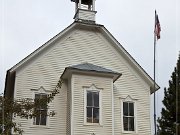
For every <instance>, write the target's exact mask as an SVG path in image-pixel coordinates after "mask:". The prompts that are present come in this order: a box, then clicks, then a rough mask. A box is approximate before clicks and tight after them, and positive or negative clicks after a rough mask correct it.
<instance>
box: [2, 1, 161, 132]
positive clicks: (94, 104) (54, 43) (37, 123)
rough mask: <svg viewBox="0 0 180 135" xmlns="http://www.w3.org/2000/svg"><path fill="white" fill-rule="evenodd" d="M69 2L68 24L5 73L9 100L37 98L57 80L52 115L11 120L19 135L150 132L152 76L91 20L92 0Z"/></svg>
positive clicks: (111, 36) (50, 109)
mask: <svg viewBox="0 0 180 135" xmlns="http://www.w3.org/2000/svg"><path fill="white" fill-rule="evenodd" d="M71 1H72V2H74V3H75V6H76V12H75V16H74V22H73V23H72V24H71V25H70V26H68V27H67V28H65V29H64V30H63V31H61V32H60V33H59V34H57V35H56V36H54V37H53V38H52V39H50V40H49V41H48V42H46V43H45V44H44V45H42V46H41V47H39V48H38V49H37V50H35V51H34V52H33V53H31V54H30V55H28V56H27V57H26V58H24V59H23V60H22V61H20V62H19V63H17V64H16V65H15V66H13V67H12V68H11V69H9V70H8V71H7V77H6V86H5V95H6V96H9V97H13V98H14V99H18V98H22V97H23V98H33V99H34V98H41V97H42V96H44V95H46V94H49V93H50V92H51V90H53V89H54V87H55V86H56V84H57V82H58V80H59V78H61V79H62V80H63V85H62V88H61V89H60V93H59V94H57V95H56V96H55V99H54V100H53V102H52V103H50V104H49V108H48V110H47V111H55V112H56V115H55V116H54V117H46V116H41V115H40V116H38V117H37V118H35V119H28V120H27V119H21V118H15V120H16V121H17V122H18V123H20V124H21V128H22V129H23V130H24V133H23V134H24V135H150V134H151V130H152V129H151V128H152V127H151V116H150V95H151V94H152V93H154V89H153V88H154V87H153V86H154V83H153V79H152V78H151V77H150V76H149V75H148V74H147V73H146V72H145V71H144V70H143V68H142V67H141V66H140V65H139V64H138V63H137V62H136V61H135V60H134V59H133V58H132V56H131V55H130V54H129V53H128V52H127V51H126V50H125V49H124V48H123V46H122V45H121V44H120V43H119V42H118V41H117V40H116V39H115V38H114V37H113V35H112V34H111V33H110V32H109V31H108V30H107V29H106V28H105V27H104V26H103V25H100V24H97V23H96V21H95V18H96V11H95V0H71ZM158 89H159V86H158V85H156V90H158Z"/></svg>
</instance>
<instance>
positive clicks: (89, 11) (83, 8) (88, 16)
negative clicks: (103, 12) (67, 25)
mask: <svg viewBox="0 0 180 135" xmlns="http://www.w3.org/2000/svg"><path fill="white" fill-rule="evenodd" d="M71 1H72V2H74V3H75V15H74V19H75V21H80V22H90V23H95V15H96V11H95V0H71Z"/></svg>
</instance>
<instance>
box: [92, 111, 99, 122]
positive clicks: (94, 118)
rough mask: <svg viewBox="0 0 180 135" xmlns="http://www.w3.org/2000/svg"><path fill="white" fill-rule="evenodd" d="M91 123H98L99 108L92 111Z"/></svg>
mask: <svg viewBox="0 0 180 135" xmlns="http://www.w3.org/2000/svg"><path fill="white" fill-rule="evenodd" d="M93 123H99V108H94V109H93Z"/></svg>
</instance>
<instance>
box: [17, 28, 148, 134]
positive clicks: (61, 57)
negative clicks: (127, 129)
mask: <svg viewBox="0 0 180 135" xmlns="http://www.w3.org/2000/svg"><path fill="white" fill-rule="evenodd" d="M54 44H55V45H54V46H53V47H52V48H50V49H49V50H47V51H46V52H43V54H41V55H39V57H37V58H36V59H34V61H33V62H31V63H30V64H29V65H28V66H25V67H24V68H22V69H21V70H20V71H18V72H17V74H16V82H15V89H16V94H15V97H16V98H21V97H22V95H23V97H29V98H32V95H33V92H32V91H31V89H38V88H40V86H43V87H44V88H45V89H46V90H51V89H53V88H54V87H55V85H56V83H57V81H58V79H59V77H60V76H61V74H62V72H63V71H64V68H65V67H67V66H71V65H76V64H80V63H82V62H89V63H92V64H94V65H99V66H103V67H105V68H108V69H111V70H113V71H117V72H119V73H122V77H121V78H119V79H118V80H117V81H116V82H115V84H114V95H115V97H114V100H115V101H114V110H115V116H114V117H115V125H114V126H115V135H120V134H121V133H122V129H121V125H122V123H121V122H122V121H121V117H120V116H121V114H120V109H121V107H120V98H125V97H127V96H128V95H130V96H131V97H132V98H135V99H138V101H137V124H138V134H139V135H149V134H150V131H151V130H150V115H149V114H150V113H149V112H150V101H149V100H150V98H149V96H150V90H149V87H148V86H147V84H146V83H145V82H144V80H142V79H141V78H140V76H139V75H138V74H137V73H136V72H135V71H134V70H133V69H132V67H131V66H130V64H129V63H128V61H126V60H125V59H124V58H123V57H122V56H121V52H118V51H117V50H116V49H115V48H114V47H113V46H112V45H111V44H110V43H109V42H108V41H107V40H106V39H105V38H104V37H103V36H102V35H101V33H99V32H98V31H96V30H84V29H77V30H74V31H73V32H72V33H71V35H67V36H66V37H64V39H63V40H60V41H56V42H55V43H54ZM74 79H75V80H76V79H77V78H74ZM86 79H88V78H86ZM104 81H105V80H104ZM76 83H77V80H76ZM79 83H81V84H83V83H84V82H83V80H82V82H79ZM98 83H100V81H98ZM63 85H64V86H63V88H62V89H61V92H60V94H58V95H57V96H56V97H55V100H54V101H53V103H52V104H51V107H50V109H52V110H55V111H56V112H57V115H55V116H54V117H52V118H49V124H48V127H47V128H35V127H31V123H32V122H31V120H28V121H27V120H26V119H21V120H20V122H21V123H22V128H23V129H24V131H25V132H24V134H25V135H30V134H31V135H32V134H33V135H35V134H43V135H46V134H48V135H49V134H66V132H67V131H66V125H69V124H68V123H67V121H68V119H67V118H66V114H67V110H68V109H67V103H66V101H67V87H66V86H65V84H63ZM99 85H100V84H99ZM101 85H104V83H103V82H102V84H101ZM109 85H110V84H109ZM75 86H76V87H77V88H78V84H75ZM110 86H111V85H110ZM110 86H108V84H107V86H103V87H107V88H108V87H110ZM100 87H101V86H100ZM79 94H83V93H79ZM78 96H79V95H77V94H76V93H75V95H74V97H75V98H77V97H78ZM104 96H105V97H106V96H109V95H104ZM68 101H69V100H68ZM80 101H81V100H80ZM108 105H109V104H106V103H104V106H106V107H108ZM110 110H111V109H110ZM75 113H76V111H75ZM68 115H69V114H68ZM106 115H108V114H106ZM142 116H143V117H142ZM111 118H112V116H109V117H107V119H105V120H104V121H108V122H110V121H111V120H112V119H111ZM81 120H82V119H80V118H79V119H77V118H74V121H75V122H77V124H81ZM82 121H83V120H82ZM88 128H90V127H88ZM90 129H91V130H92V131H93V130H94V128H90ZM77 131H79V132H80V133H79V134H78V135H80V134H83V130H82V129H80V128H79V127H78V128H77V130H76V131H75V132H76V134H77ZM98 131H99V133H98V134H100V131H102V130H100V129H99V130H98ZM110 132H111V129H110V128H109V126H107V129H106V130H105V132H104V135H105V134H107V135H108V134H110ZM67 133H68V132H67ZM102 134H103V133H102Z"/></svg>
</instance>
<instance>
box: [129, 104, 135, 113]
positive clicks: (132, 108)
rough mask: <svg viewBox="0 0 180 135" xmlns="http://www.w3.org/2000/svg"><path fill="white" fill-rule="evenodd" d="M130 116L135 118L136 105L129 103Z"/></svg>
mask: <svg viewBox="0 0 180 135" xmlns="http://www.w3.org/2000/svg"><path fill="white" fill-rule="evenodd" d="M129 116H134V104H133V103H129Z"/></svg>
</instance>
